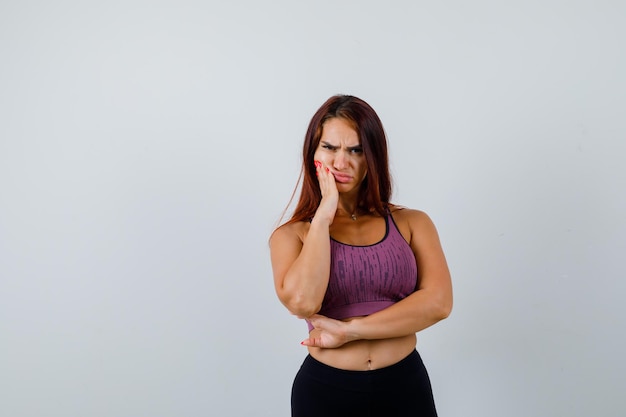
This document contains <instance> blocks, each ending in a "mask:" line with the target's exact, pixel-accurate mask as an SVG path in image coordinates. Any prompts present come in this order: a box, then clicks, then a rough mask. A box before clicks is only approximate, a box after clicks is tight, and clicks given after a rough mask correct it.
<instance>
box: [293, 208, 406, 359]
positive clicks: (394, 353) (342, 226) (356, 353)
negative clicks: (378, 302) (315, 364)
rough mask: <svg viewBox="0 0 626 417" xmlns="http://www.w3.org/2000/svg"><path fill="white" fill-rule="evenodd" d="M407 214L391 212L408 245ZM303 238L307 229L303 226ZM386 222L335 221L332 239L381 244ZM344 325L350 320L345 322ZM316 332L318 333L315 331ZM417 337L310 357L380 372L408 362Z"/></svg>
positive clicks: (367, 342) (367, 343)
mask: <svg viewBox="0 0 626 417" xmlns="http://www.w3.org/2000/svg"><path fill="white" fill-rule="evenodd" d="M403 211H405V210H396V209H392V215H393V218H394V221H395V223H396V225H397V227H398V230H399V231H400V233H401V234H402V237H403V238H404V239H405V240H406V241H407V243H408V242H410V240H411V232H410V229H409V225H408V222H407V221H406V220H405V219H404V213H403ZM304 227H305V230H303V232H304V235H306V232H307V231H308V225H304ZM385 231H386V225H385V219H384V218H383V217H380V216H379V215H366V216H362V217H359V218H358V219H357V221H353V220H352V219H350V218H345V217H344V218H339V217H337V218H335V220H334V221H333V224H332V225H331V227H330V235H331V237H332V238H333V239H335V240H337V241H339V242H342V243H345V244H348V245H354V246H367V245H372V244H375V243H377V242H380V241H381V240H382V239H383V238H384V237H385ZM344 320H345V321H348V320H351V318H347V319H344ZM313 332H315V330H313V331H312V334H313ZM415 344H416V336H415V334H411V335H407V336H403V337H398V338H393V339H380V340H358V341H354V342H351V343H347V344H345V345H343V346H341V347H340V348H336V349H321V348H315V347H309V353H310V354H311V356H313V357H314V358H315V359H317V360H318V361H320V362H322V363H325V364H326V365H329V366H332V367H335V368H340V369H346V370H372V369H379V368H383V367H386V366H389V365H393V364H394V363H397V362H399V361H400V360H402V359H403V358H405V357H406V356H407V355H409V353H411V351H412V350H413V349H415Z"/></svg>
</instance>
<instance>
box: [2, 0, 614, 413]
mask: <svg viewBox="0 0 626 417" xmlns="http://www.w3.org/2000/svg"><path fill="white" fill-rule="evenodd" d="M625 51H626V4H625V3H624V2H622V1H601V0H597V1H555V0H544V1H534V0H531V1H524V2H522V1H518V2H508V1H486V0H477V1H473V2H467V1H428V2H424V1H415V2H411V1H389V2H380V1H376V2H374V1H341V0H338V1H301V2H296V1H286V0H285V1H268V2H260V1H252V0H243V1H238V2H237V1H233V2H225V1H224V2H222V1H220V2H217V1H188V0H182V1H180V0H179V1H173V0H168V1H139V0H126V1H106V2H102V1H100V2H88V1H80V2H79V1H43V0H39V1H19V2H17V1H13V2H11V1H6V0H5V1H2V2H1V3H0V60H1V61H0V415H1V416H6V417H35V416H46V417H56V416H59V417H61V416H62V417H68V416H77V417H78V416H81V417H82V416H90V417H101V416H107V417H127V416H128V417H139V416H149V417H160V416H185V417H187V416H271V417H273V416H279V417H280V416H288V414H289V392H290V388H291V382H292V379H293V376H294V375H295V372H296V371H297V368H298V366H299V364H300V362H301V360H302V358H303V357H304V355H305V351H304V349H303V348H302V347H301V346H300V345H299V342H300V340H302V339H303V338H304V336H305V334H306V326H305V323H303V322H300V321H298V320H297V319H295V318H293V317H292V316H290V315H289V314H288V312H287V311H286V310H285V309H284V308H283V307H282V306H281V305H280V303H279V302H278V300H277V298H276V297H275V295H274V290H273V284H272V277H271V269H270V264H269V251H268V246H267V239H268V236H269V234H270V233H271V231H272V229H273V227H274V226H275V224H276V222H277V221H278V219H279V217H280V214H281V212H282V210H283V208H284V207H285V206H286V204H287V202H288V200H289V196H290V194H291V192H292V190H293V187H294V186H295V183H296V178H297V175H298V172H299V164H300V151H301V146H302V141H303V137H304V132H305V129H306V125H307V123H308V121H309V118H310V117H311V116H312V114H313V113H314V111H315V110H316V109H317V108H318V107H319V105H321V103H322V102H323V101H324V100H326V99H327V98H328V97H329V96H330V95H332V94H336V93H350V94H354V95H357V96H359V97H361V98H363V99H365V100H366V101H368V102H369V103H370V104H371V105H372V106H373V107H374V108H375V109H376V110H377V112H378V113H379V115H380V117H381V118H382V120H383V123H384V124H385V127H386V130H387V133H388V136H389V141H390V149H391V160H392V172H393V174H394V179H395V195H394V196H395V197H394V202H396V203H399V204H402V205H406V206H409V207H413V208H419V209H422V210H425V211H426V212H428V213H429V214H430V215H431V217H432V218H433V219H434V221H435V223H436V225H437V226H438V228H439V232H440V235H441V239H442V242H443V245H444V249H445V251H446V254H447V256H448V260H449V264H450V267H451V270H452V273H453V280H454V289H455V308H454V311H453V313H452V315H451V317H450V318H449V319H448V320H446V321H444V322H442V323H440V324H438V325H436V326H435V327H433V328H431V329H428V330H426V331H423V332H422V334H420V335H419V338H418V339H419V343H418V348H419V350H420V352H421V354H422V356H423V358H424V361H425V362H426V365H427V367H428V369H429V372H430V375H431V378H432V381H433V387H434V392H435V398H436V401H437V405H438V409H439V413H440V415H441V416H442V417H443V416H452V417H456V416H459V417H461V416H462V417H466V416H472V417H473V416H477V417H478V416H480V417H502V416H508V417H518V416H519V417H522V416H524V417H526V416H581V417H582V416H592V415H597V416H605V417H611V416H614V417H618V416H623V415H624V413H625V412H626V399H625V397H624V388H625V387H626V377H625V376H624V375H625V373H626V361H624V359H623V355H624V352H625V351H626V341H625V335H624V333H625V332H624V327H625V326H624V316H625V311H624V306H623V304H622V300H623V298H624V296H625V295H626V284H625V283H624V282H625V280H624V278H626V267H625V266H624V250H625V249H626V221H625V219H624V213H625V212H626V193H625V186H624V184H625V183H626V181H625V177H626V170H625V168H624V166H623V164H624V160H625V154H626V122H625V117H624V116H625V115H626V81H625V77H624V74H626V58H625V55H626V53H625Z"/></svg>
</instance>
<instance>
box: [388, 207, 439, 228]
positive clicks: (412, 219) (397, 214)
mask: <svg viewBox="0 0 626 417" xmlns="http://www.w3.org/2000/svg"><path fill="white" fill-rule="evenodd" d="M390 209H391V214H392V215H393V219H394V220H395V221H396V222H400V223H406V224H408V225H409V226H411V227H419V226H421V225H428V224H432V220H431V218H430V216H429V215H428V214H426V212H424V211H422V210H416V209H412V208H408V207H404V206H398V205H393V206H391V207H390Z"/></svg>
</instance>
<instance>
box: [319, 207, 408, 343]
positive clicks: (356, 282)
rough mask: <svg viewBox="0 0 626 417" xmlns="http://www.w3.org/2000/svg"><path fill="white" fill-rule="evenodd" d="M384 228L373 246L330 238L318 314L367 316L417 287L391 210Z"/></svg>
mask: <svg viewBox="0 0 626 417" xmlns="http://www.w3.org/2000/svg"><path fill="white" fill-rule="evenodd" d="M385 228H386V230H385V236H384V237H383V239H382V240H381V241H379V242H377V243H374V244H373V245H368V246H353V245H348V244H345V243H341V242H338V241H336V240H334V239H333V238H331V239H330V277H329V280H328V287H327V289H326V294H325V295H324V300H323V301H322V307H321V309H320V311H319V314H321V315H324V316H327V317H330V318H333V319H338V320H339V319H345V318H348V317H356V316H367V315H369V314H372V313H375V312H377V311H380V310H382V309H384V308H386V307H389V306H390V305H392V304H394V303H396V302H398V301H400V300H402V299H403V298H405V297H407V296H408V295H409V294H411V293H413V292H414V291H415V290H416V289H417V263H416V261H415V255H414V254H413V251H412V250H411V247H410V246H409V244H408V243H407V242H406V240H404V237H403V236H402V234H400V231H399V230H398V227H397V225H396V223H395V221H394V220H393V217H392V216H391V213H389V214H387V216H386V217H385ZM307 323H308V322H307ZM308 325H309V331H310V330H312V328H313V327H312V326H311V324H310V323H308Z"/></svg>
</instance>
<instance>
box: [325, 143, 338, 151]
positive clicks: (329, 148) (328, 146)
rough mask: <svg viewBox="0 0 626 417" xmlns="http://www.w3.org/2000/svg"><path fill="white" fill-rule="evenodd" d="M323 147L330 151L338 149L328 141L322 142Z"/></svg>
mask: <svg viewBox="0 0 626 417" xmlns="http://www.w3.org/2000/svg"><path fill="white" fill-rule="evenodd" d="M322 148H324V149H328V150H329V151H334V150H335V149H337V148H336V147H335V146H332V145H329V144H327V143H322Z"/></svg>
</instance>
